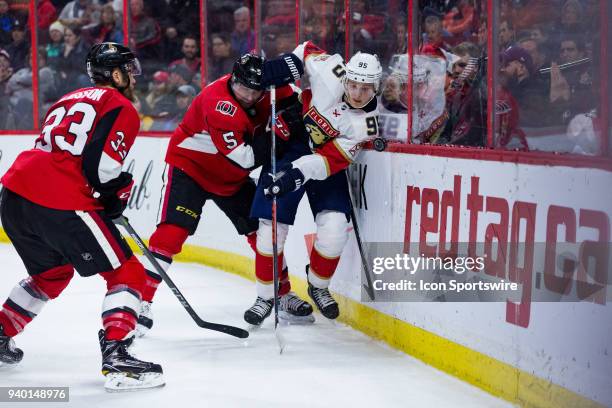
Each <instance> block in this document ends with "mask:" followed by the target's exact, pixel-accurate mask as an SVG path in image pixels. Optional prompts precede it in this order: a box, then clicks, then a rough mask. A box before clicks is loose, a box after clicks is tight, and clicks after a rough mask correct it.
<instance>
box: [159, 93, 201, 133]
mask: <svg viewBox="0 0 612 408" xmlns="http://www.w3.org/2000/svg"><path fill="white" fill-rule="evenodd" d="M195 96H196V90H195V88H194V87H193V86H191V85H182V86H180V87H179V88H178V89H177V90H176V95H175V101H176V102H175V106H174V107H173V109H172V111H170V112H168V115H166V116H164V117H162V118H159V119H157V120H155V121H154V122H153V126H152V127H151V130H157V131H174V129H175V128H176V127H177V126H178V124H179V123H181V121H182V120H183V117H184V116H185V112H187V108H189V105H191V101H192V100H193V98H194V97H195Z"/></svg>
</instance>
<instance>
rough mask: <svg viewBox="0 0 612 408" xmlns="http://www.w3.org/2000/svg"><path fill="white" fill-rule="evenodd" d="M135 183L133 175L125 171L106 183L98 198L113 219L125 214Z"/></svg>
mask: <svg viewBox="0 0 612 408" xmlns="http://www.w3.org/2000/svg"><path fill="white" fill-rule="evenodd" d="M133 185H134V180H132V175H131V174H130V173H128V172H125V171H123V172H121V174H120V175H119V177H117V178H116V179H114V180H111V181H110V182H108V183H105V185H104V187H105V188H103V189H102V190H103V191H100V197H99V198H98V200H100V202H101V203H102V205H103V206H104V212H105V213H106V215H108V216H109V217H110V218H111V219H115V218H117V217H119V216H120V215H121V214H123V211H124V210H125V208H126V207H127V204H128V200H129V198H130V194H131V192H132V186H133Z"/></svg>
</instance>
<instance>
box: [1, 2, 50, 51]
mask: <svg viewBox="0 0 612 408" xmlns="http://www.w3.org/2000/svg"><path fill="white" fill-rule="evenodd" d="M0 2H1V1H0ZM36 17H37V18H38V32H39V34H40V37H39V38H38V42H39V43H40V44H46V43H47V42H49V35H48V32H49V31H48V30H49V27H50V26H51V23H53V22H54V21H55V20H56V19H57V9H56V8H55V6H54V5H53V3H51V0H39V1H38V4H37V6H36Z"/></svg>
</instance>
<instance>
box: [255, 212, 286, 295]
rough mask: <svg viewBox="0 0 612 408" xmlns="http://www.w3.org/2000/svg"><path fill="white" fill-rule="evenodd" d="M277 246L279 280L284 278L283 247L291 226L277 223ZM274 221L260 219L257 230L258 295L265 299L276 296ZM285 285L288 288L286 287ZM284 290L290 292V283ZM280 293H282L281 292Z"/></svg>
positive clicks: (256, 268) (256, 272)
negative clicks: (273, 246) (273, 245)
mask: <svg viewBox="0 0 612 408" xmlns="http://www.w3.org/2000/svg"><path fill="white" fill-rule="evenodd" d="M277 227H278V229H277V248H278V270H279V273H280V275H279V280H282V272H281V271H282V270H283V265H284V262H283V247H284V246H285V239H286V238H287V232H288V230H289V226H288V225H286V224H281V223H278V225H277ZM272 253H273V250H272V222H271V221H270V220H263V219H261V220H259V229H258V230H257V252H256V254H255V277H256V278H257V283H256V287H257V296H259V297H262V298H264V299H271V298H273V297H274V286H273V280H274V278H273V276H274V271H273V265H274V261H273V256H272ZM279 286H280V285H279ZM285 287H286V288H287V289H285ZM283 290H286V291H287V292H289V285H284V287H283ZM279 294H280V293H279Z"/></svg>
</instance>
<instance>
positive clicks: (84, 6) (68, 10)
mask: <svg viewBox="0 0 612 408" xmlns="http://www.w3.org/2000/svg"><path fill="white" fill-rule="evenodd" d="M97 5H98V2H97V1H96V2H95V3H94V0H73V1H70V2H68V4H66V5H65V6H64V8H63V9H62V12H61V13H60V15H59V21H60V23H62V24H63V25H65V26H67V27H75V28H82V27H84V26H86V25H88V24H98V23H99V21H100V13H99V12H98V10H97V9H98V6H97Z"/></svg>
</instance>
